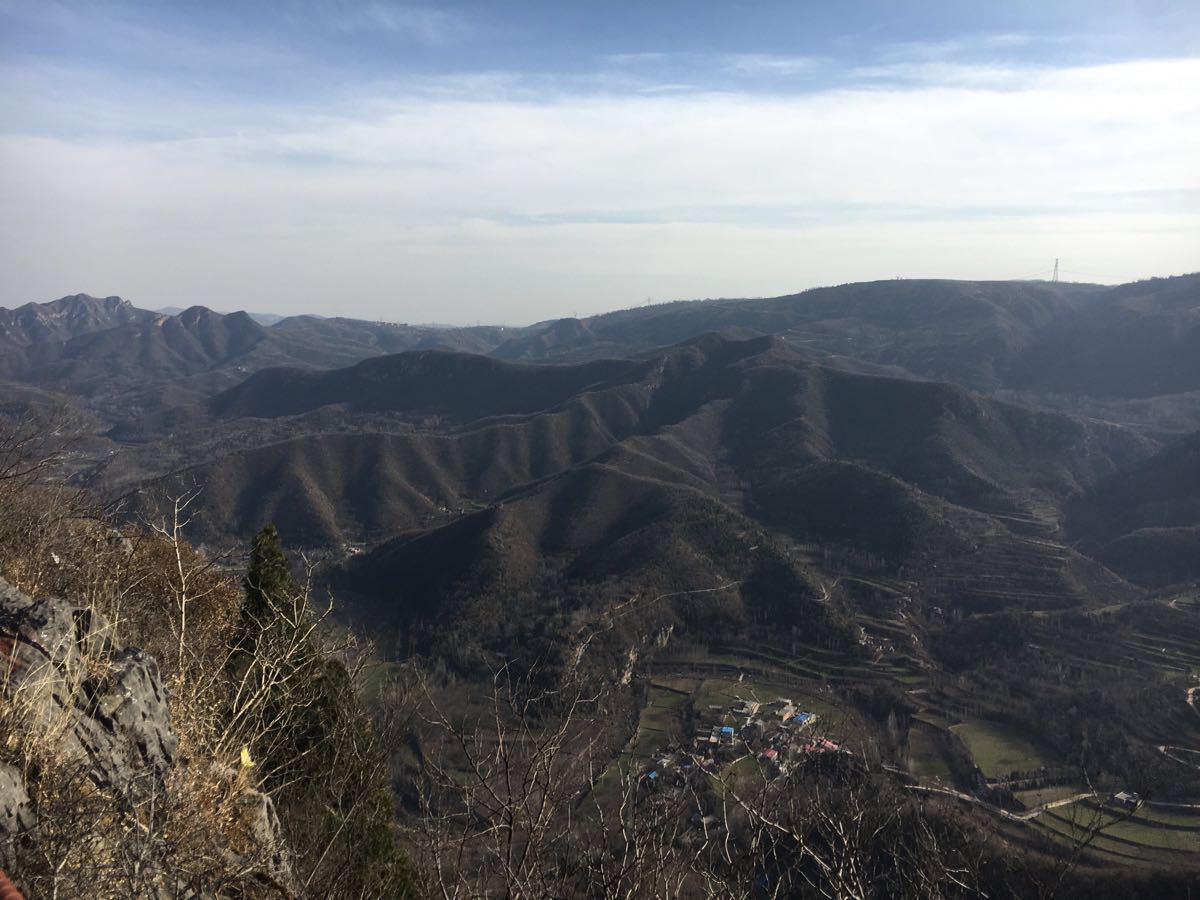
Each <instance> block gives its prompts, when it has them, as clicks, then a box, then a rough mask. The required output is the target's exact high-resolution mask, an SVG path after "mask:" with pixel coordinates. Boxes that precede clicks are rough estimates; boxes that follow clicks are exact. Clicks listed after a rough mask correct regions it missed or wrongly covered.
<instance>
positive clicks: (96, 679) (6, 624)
mask: <svg viewBox="0 0 1200 900" xmlns="http://www.w3.org/2000/svg"><path fill="white" fill-rule="evenodd" d="M0 687H2V688H3V693H4V695H5V696H6V697H7V698H9V699H10V700H13V701H14V703H15V704H16V705H17V706H18V707H19V708H20V709H22V710H23V711H24V714H23V719H24V721H25V722H27V727H29V728H36V729H39V730H40V731H42V732H43V733H44V736H45V738H46V740H47V741H48V742H53V745H54V747H55V757H56V759H57V760H59V761H60V762H62V763H65V764H68V765H76V766H79V767H81V768H82V769H83V770H84V771H86V774H87V777H88V778H89V779H90V780H91V781H92V782H93V783H94V784H95V785H96V786H97V787H101V788H104V789H106V790H110V791H112V792H114V793H116V794H118V795H122V796H127V797H129V798H130V799H133V798H134V796H136V795H137V794H138V793H139V792H141V791H143V790H145V789H147V787H148V785H147V783H146V782H147V780H148V777H149V778H155V777H156V778H161V777H162V776H163V775H164V774H165V773H166V771H167V768H168V766H169V765H170V764H171V760H172V759H173V757H174V755H175V750H176V747H177V745H178V740H177V739H176V737H175V733H174V730H173V729H172V727H171V719H170V714H169V712H168V708H167V698H166V693H165V691H164V689H163V686H162V682H161V680H160V678H159V674H158V666H157V664H156V663H155V661H154V660H153V659H152V658H151V657H150V656H148V655H146V654H145V653H143V652H142V651H141V650H138V649H135V648H126V647H121V646H119V645H118V644H116V643H115V642H114V641H113V639H112V629H111V627H110V626H109V624H108V622H106V621H105V620H104V619H103V617H101V616H98V615H95V614H93V613H92V612H90V611H89V610H87V609H81V608H79V607H74V606H71V605H70V604H69V603H67V602H66V601H63V600H56V599H52V598H38V599H32V598H30V597H27V596H26V595H25V594H23V593H21V592H20V591H17V590H15V589H14V588H12V587H11V586H10V585H9V584H7V583H6V582H4V581H3V580H0ZM4 802H5V801H4V795H3V794H2V793H0V808H3V805H4ZM0 827H2V825H0Z"/></svg>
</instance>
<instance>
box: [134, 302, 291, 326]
mask: <svg viewBox="0 0 1200 900" xmlns="http://www.w3.org/2000/svg"><path fill="white" fill-rule="evenodd" d="M183 311H184V307H182V306H160V307H159V308H158V309H156V310H155V312H156V313H159V314H161V315H164V316H177V315H179V314H180V313H181V312H183ZM246 315H248V316H249V317H250V318H252V319H253V320H254V321H255V322H257V323H258V324H259V325H268V326H269V325H274V324H275V323H276V322H281V321H283V319H284V318H286V317H285V316H281V315H279V314H278V313H257V312H247V313H246Z"/></svg>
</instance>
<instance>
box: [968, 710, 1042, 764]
mask: <svg viewBox="0 0 1200 900" xmlns="http://www.w3.org/2000/svg"><path fill="white" fill-rule="evenodd" d="M951 730H952V731H953V732H954V733H955V734H957V735H958V736H959V737H960V738H962V739H963V743H965V744H966V745H967V749H968V750H969V751H970V752H971V756H972V758H973V759H974V760H975V765H977V766H979V768H980V769H981V770H982V771H983V774H984V775H985V776H987V777H988V778H1000V777H1002V776H1004V775H1007V774H1009V773H1010V772H1026V771H1029V770H1032V769H1037V768H1039V767H1041V766H1044V765H1047V761H1046V760H1045V759H1044V758H1043V757H1042V756H1041V755H1040V754H1039V753H1038V751H1037V748H1036V747H1034V746H1033V744H1031V743H1030V742H1029V741H1028V740H1026V739H1025V738H1024V737H1022V736H1021V735H1020V734H1017V733H1016V732H1014V731H1011V730H1010V729H1007V728H1004V727H1002V726H1000V725H993V724H992V723H991V722H983V721H979V720H972V721H967V722H963V723H962V724H960V725H954V726H952V728H951Z"/></svg>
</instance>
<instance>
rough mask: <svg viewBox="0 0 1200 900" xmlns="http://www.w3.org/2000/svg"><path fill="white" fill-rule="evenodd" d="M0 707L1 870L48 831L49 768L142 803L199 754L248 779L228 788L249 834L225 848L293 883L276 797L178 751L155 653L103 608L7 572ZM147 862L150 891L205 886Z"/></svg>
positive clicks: (260, 873) (153, 802) (96, 790)
mask: <svg viewBox="0 0 1200 900" xmlns="http://www.w3.org/2000/svg"><path fill="white" fill-rule="evenodd" d="M0 712H2V713H3V715H2V716H0V869H7V870H8V872H9V874H10V875H12V876H13V878H14V879H16V880H17V881H18V883H20V881H21V878H20V871H21V859H20V854H21V849H22V848H23V847H24V848H26V849H28V848H30V847H35V848H36V847H38V845H39V844H40V843H41V842H42V841H43V840H48V839H49V838H48V836H47V835H44V834H43V833H42V832H43V831H45V830H46V827H47V824H48V823H47V821H46V820H45V810H44V809H39V806H38V800H37V797H38V791H37V790H35V788H36V787H37V786H38V785H39V784H43V783H44V782H43V781H42V780H44V779H45V778H46V777H48V776H47V774H46V773H47V772H48V771H49V770H53V771H54V772H55V773H58V776H59V777H60V779H61V778H62V776H63V773H66V779H67V780H68V781H70V782H71V783H72V785H74V788H73V789H78V792H79V793H78V797H83V798H89V799H90V800H92V801H94V800H95V798H103V801H102V802H104V803H109V804H111V805H112V809H114V810H133V809H135V808H140V809H142V810H143V811H144V810H146V809H155V810H160V809H161V807H164V806H166V805H167V803H165V802H164V798H166V797H167V796H168V792H169V791H168V786H167V783H168V779H169V778H170V776H171V774H172V772H173V771H175V770H174V769H173V767H175V766H177V765H178V766H183V765H203V766H205V767H206V770H205V771H206V772H208V770H209V769H211V773H209V774H211V775H212V777H210V778H207V779H205V780H204V782H203V783H206V784H224V785H234V784H237V785H240V787H239V788H238V789H237V790H236V791H234V792H233V793H229V794H228V796H229V797H232V798H234V807H233V808H234V809H235V810H236V818H237V819H238V820H240V822H241V823H242V827H241V828H240V829H239V830H240V831H241V833H242V835H243V839H241V840H237V841H236V842H234V843H235V844H236V847H235V846H231V845H227V846H226V849H225V850H223V851H219V855H221V856H223V857H224V858H225V863H226V864H227V866H226V868H228V869H233V870H241V871H251V872H256V873H257V874H256V875H255V876H254V877H255V878H256V879H257V880H259V881H260V882H261V883H266V884H268V885H272V886H274V887H275V888H276V889H277V890H280V891H285V892H286V890H285V888H283V887H281V886H282V885H287V884H288V883H289V882H290V881H291V872H290V867H289V865H288V862H287V856H286V854H285V853H284V847H285V841H284V839H283V837H282V832H281V828H280V824H279V819H278V817H277V816H276V814H275V809H274V805H273V804H272V802H271V799H270V798H269V797H268V796H266V795H265V794H262V793H261V792H259V791H256V790H253V789H252V788H250V787H249V786H246V785H244V783H243V782H240V781H239V778H238V774H237V773H236V772H235V771H234V770H232V769H221V768H220V767H219V766H217V764H216V763H214V762H211V761H200V760H193V761H184V760H177V758H176V757H177V751H178V746H179V740H178V738H177V736H176V732H175V729H174V728H173V726H172V722H171V716H170V709H169V707H168V704H167V691H166V687H165V685H164V684H163V681H162V679H161V677H160V675H159V670H158V665H157V663H156V662H155V660H154V658H153V657H152V656H150V655H149V654H147V653H145V652H143V651H142V650H139V649H137V648H135V647H126V646H123V645H122V644H121V643H120V642H119V641H118V640H116V638H115V636H114V632H113V628H112V626H111V624H110V623H109V622H107V621H106V620H105V619H104V617H103V616H100V615H98V614H96V613H95V612H93V611H92V610H89V609H86V608H81V607H77V606H74V605H72V604H71V603H70V602H68V601H66V600H61V599H56V598H48V597H39V598H36V599H35V598H31V597H29V596H27V595H26V594H24V593H22V592H21V591H19V590H16V589H15V588H13V587H12V586H11V585H9V584H8V583H7V582H6V581H4V580H3V579H0ZM60 815H61V813H60ZM150 815H151V817H153V816H155V815H160V816H161V815H162V813H161V811H156V812H151V813H150ZM135 819H136V820H137V821H140V822H142V823H143V825H141V826H136V827H135V830H136V828H142V829H143V830H145V828H146V827H147V826H146V825H145V824H144V823H145V822H146V821H147V820H146V818H145V813H144V812H143V813H142V814H140V815H139V816H138V817H135ZM102 820H103V818H101V819H98V820H97V821H102ZM130 821H133V820H130ZM55 828H58V826H57V824H56V825H55ZM60 830H61V829H60ZM126 830H128V829H126ZM116 831H118V832H120V831H121V829H119V828H118V829H116ZM121 839H123V838H122V837H121V836H120V835H119V834H118V835H115V836H114V840H121ZM104 840H105V838H104V837H103V836H101V837H100V838H99V841H100V843H103V842H104ZM143 843H144V841H143ZM146 862H147V868H148V869H155V868H157V869H158V871H159V876H156V877H154V878H151V879H147V881H146V883H147V884H150V883H151V882H153V883H154V884H155V887H154V888H153V889H150V888H146V890H147V891H149V893H147V894H146V895H147V896H149V895H154V894H155V893H157V894H161V895H163V896H167V895H170V896H188V897H201V896H208V891H207V890H205V889H203V888H201V889H200V890H195V889H191V888H187V887H184V886H183V885H182V884H179V883H176V882H175V877H176V876H175V875H174V873H173V872H172V871H171V870H172V863H171V861H170V859H168V858H162V859H153V858H150V859H147V861H146ZM164 884H165V885H168V887H166V888H164V887H163V885H164ZM164 890H165V893H164ZM141 895H142V894H141V893H139V896H141Z"/></svg>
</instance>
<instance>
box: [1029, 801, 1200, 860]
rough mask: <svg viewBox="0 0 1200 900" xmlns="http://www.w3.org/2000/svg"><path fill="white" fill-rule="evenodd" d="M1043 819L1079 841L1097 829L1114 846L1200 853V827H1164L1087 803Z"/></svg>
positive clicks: (1045, 815)
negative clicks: (1119, 844)
mask: <svg viewBox="0 0 1200 900" xmlns="http://www.w3.org/2000/svg"><path fill="white" fill-rule="evenodd" d="M1041 818H1042V819H1044V820H1046V824H1047V825H1049V826H1050V827H1055V828H1056V830H1059V831H1061V832H1062V833H1064V834H1072V835H1074V836H1076V837H1077V838H1078V837H1082V836H1084V835H1086V834H1088V833H1089V832H1090V831H1091V830H1093V829H1099V830H1100V836H1101V837H1103V838H1105V839H1106V840H1107V841H1111V842H1113V843H1117V842H1126V844H1127V845H1139V846H1141V847H1148V848H1153V849H1158V850H1179V851H1184V852H1191V853H1197V852H1200V828H1198V829H1195V830H1193V829H1187V828H1180V827H1170V826H1168V827H1162V826H1159V825H1155V824H1152V823H1151V822H1150V821H1148V820H1146V819H1140V818H1138V817H1137V816H1136V815H1134V816H1129V817H1127V814H1126V813H1123V812H1118V811H1116V810H1113V809H1110V808H1108V807H1105V808H1103V809H1098V808H1097V807H1096V806H1095V805H1093V804H1092V803H1089V802H1086V801H1084V802H1080V803H1077V804H1073V805H1071V806H1068V807H1062V808H1060V809H1056V810H1053V811H1052V812H1047V813H1045V814H1044V815H1043V816H1042V817H1041Z"/></svg>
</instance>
